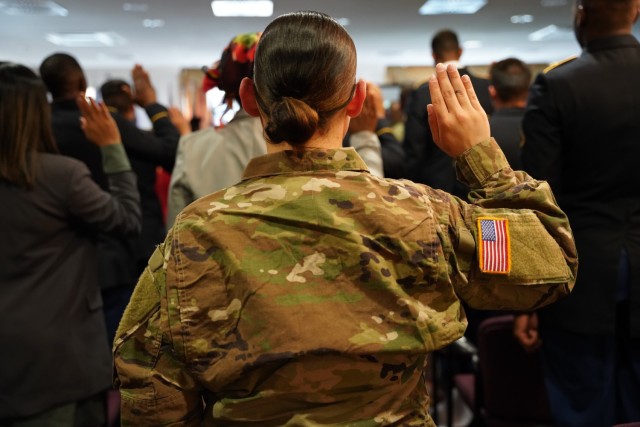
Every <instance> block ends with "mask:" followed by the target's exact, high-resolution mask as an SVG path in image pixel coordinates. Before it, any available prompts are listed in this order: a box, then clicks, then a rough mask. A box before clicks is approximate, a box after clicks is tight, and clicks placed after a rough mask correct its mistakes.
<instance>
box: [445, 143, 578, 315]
mask: <svg viewBox="0 0 640 427" xmlns="http://www.w3.org/2000/svg"><path fill="white" fill-rule="evenodd" d="M456 160H457V162H456V163H457V172H458V178H459V179H461V180H462V181H464V182H466V183H467V184H469V186H470V189H471V191H470V193H469V200H470V202H471V203H465V202H463V201H461V200H459V199H457V198H453V203H452V204H451V205H450V213H449V217H450V223H449V226H450V228H449V235H450V236H451V239H452V244H453V256H452V257H451V259H450V265H451V268H452V280H453V285H454V287H455V289H456V292H457V294H458V295H459V296H460V297H461V298H462V299H463V300H465V301H466V302H467V303H468V304H469V305H470V306H471V307H473V308H479V309H510V310H532V309H535V308H538V307H541V306H544V305H546V304H549V303H551V302H553V301H555V300H557V299H558V298H559V297H561V296H563V295H567V294H568V293H569V292H570V291H571V289H572V288H573V284H574V283H575V278H576V273H577V268H578V256H577V252H576V247H575V242H574V240H573V235H572V232H571V228H570V226H569V221H568V219H567V216H566V215H565V214H564V212H563V211H562V210H561V209H560V208H559V207H558V205H557V203H556V201H555V198H554V196H553V193H552V192H551V188H550V187H549V185H548V184H547V183H546V182H545V181H536V180H534V179H533V178H531V177H530V176H529V175H527V174H526V173H525V172H522V171H513V170H512V169H511V168H510V167H509V164H508V163H507V160H506V159H505V157H504V154H503V153H502V151H501V150H500V148H499V147H498V145H497V144H496V142H495V140H493V138H492V139H490V140H487V141H484V142H482V143H480V144H478V145H476V146H475V147H473V148H471V149H470V150H468V151H467V152H465V153H463V154H462V155H461V156H459V157H458V158H457V159H456Z"/></svg>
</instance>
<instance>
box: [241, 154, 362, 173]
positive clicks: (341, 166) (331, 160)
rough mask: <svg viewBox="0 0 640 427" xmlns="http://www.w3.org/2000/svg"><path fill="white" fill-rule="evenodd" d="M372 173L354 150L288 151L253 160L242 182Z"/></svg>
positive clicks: (245, 171)
mask: <svg viewBox="0 0 640 427" xmlns="http://www.w3.org/2000/svg"><path fill="white" fill-rule="evenodd" d="M311 171H312V172H319V171H331V172H339V171H354V172H369V169H368V168H367V165H366V164H365V163H364V161H363V160H362V159H361V158H360V156H359V155H358V153H356V150H354V149H353V148H339V149H331V150H322V149H307V150H296V151H292V150H287V151H280V152H277V153H272V154H267V155H264V156H260V157H255V158H253V159H251V161H250V162H249V164H248V165H247V167H246V169H245V170H244V174H243V175H242V179H248V178H258V177H264V176H270V175H283V174H290V173H296V172H311Z"/></svg>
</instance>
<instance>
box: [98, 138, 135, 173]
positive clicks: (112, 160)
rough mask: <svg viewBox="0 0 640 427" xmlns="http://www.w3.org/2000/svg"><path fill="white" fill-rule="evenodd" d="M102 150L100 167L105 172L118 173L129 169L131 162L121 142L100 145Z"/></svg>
mask: <svg viewBox="0 0 640 427" xmlns="http://www.w3.org/2000/svg"><path fill="white" fill-rule="evenodd" d="M100 151H101V152H102V169H103V170H104V172H105V173H107V174H110V173H119V172H127V171H130V170H131V164H130V163H129V158H128V157H127V153H126V152H125V151H124V147H123V146H122V144H112V145H107V146H105V147H100Z"/></svg>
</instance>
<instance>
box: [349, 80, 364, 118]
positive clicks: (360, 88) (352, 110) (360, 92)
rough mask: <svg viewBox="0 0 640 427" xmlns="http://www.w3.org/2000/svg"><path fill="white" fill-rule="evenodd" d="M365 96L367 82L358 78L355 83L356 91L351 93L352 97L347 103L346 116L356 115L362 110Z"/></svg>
mask: <svg viewBox="0 0 640 427" xmlns="http://www.w3.org/2000/svg"><path fill="white" fill-rule="evenodd" d="M366 97H367V82H365V81H364V80H358V83H356V91H355V93H354V94H353V98H351V101H350V102H349V103H348V104H347V116H349V117H352V118H353V117H357V116H358V115H359V114H360V111H362V106H363V105H364V100H365V98H366Z"/></svg>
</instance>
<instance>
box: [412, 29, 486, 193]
mask: <svg viewBox="0 0 640 427" xmlns="http://www.w3.org/2000/svg"><path fill="white" fill-rule="evenodd" d="M431 48H432V55H433V59H434V61H435V63H440V62H441V63H443V64H446V65H448V64H450V63H453V64H456V66H457V67H458V71H459V72H460V74H461V75H469V77H470V78H471V82H472V83H473V87H474V88H475V90H476V94H477V96H478V99H479V101H480V105H482V108H484V110H485V112H486V113H487V114H491V113H492V112H493V107H492V105H491V98H490V97H489V81H488V80H487V79H482V78H479V77H476V76H474V75H473V74H471V73H470V72H469V70H467V69H466V68H464V67H460V66H459V64H458V61H459V60H460V57H461V56H462V48H461V47H460V43H459V42H458V36H457V35H456V33H454V32H453V31H451V30H442V31H439V32H438V33H437V34H436V35H435V36H434V37H433V39H432V40H431ZM430 103H431V95H430V93H429V84H428V83H424V84H422V85H421V86H420V87H418V89H416V90H415V91H414V92H413V93H412V94H410V95H409V98H408V101H407V107H406V108H407V109H406V113H407V122H406V125H405V138H404V144H403V147H404V150H405V153H406V163H407V178H409V179H411V180H412V181H414V182H419V183H423V184H427V185H429V186H431V187H433V188H436V189H441V190H445V191H447V192H449V193H452V192H453V193H455V194H456V195H461V196H465V197H466V194H464V193H465V190H464V188H462V187H461V186H459V185H457V181H456V174H455V169H454V166H453V162H452V160H451V159H450V158H449V157H448V156H447V155H446V154H445V153H444V152H443V151H442V150H440V148H438V147H437V146H436V144H435V143H434V142H433V137H432V135H431V131H430V130H429V126H428V124H427V104H430Z"/></svg>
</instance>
